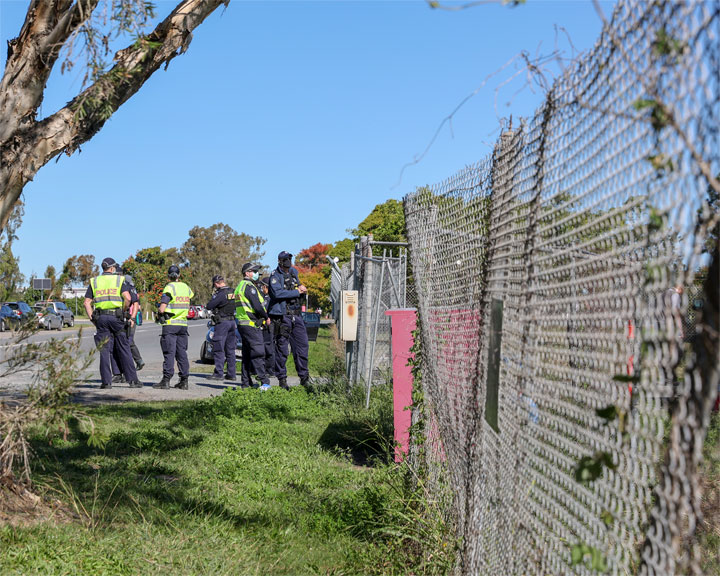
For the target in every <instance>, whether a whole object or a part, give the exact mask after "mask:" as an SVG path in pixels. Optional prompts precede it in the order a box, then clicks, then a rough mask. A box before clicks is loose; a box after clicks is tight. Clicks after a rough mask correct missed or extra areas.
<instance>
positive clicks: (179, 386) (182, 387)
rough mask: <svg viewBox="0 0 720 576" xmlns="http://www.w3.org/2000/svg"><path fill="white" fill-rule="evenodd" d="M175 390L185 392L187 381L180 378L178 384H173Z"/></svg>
mask: <svg viewBox="0 0 720 576" xmlns="http://www.w3.org/2000/svg"><path fill="white" fill-rule="evenodd" d="M175 388H177V389H178V390H187V389H188V379H187V378H180V382H178V383H177V384H175Z"/></svg>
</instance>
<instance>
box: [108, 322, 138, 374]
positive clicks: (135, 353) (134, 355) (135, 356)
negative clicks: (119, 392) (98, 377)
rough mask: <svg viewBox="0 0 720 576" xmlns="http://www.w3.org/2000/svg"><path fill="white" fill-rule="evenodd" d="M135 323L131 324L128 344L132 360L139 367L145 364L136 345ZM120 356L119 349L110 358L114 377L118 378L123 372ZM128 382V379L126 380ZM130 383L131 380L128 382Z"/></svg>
mask: <svg viewBox="0 0 720 576" xmlns="http://www.w3.org/2000/svg"><path fill="white" fill-rule="evenodd" d="M135 328H137V326H135V322H133V323H132V324H131V328H130V337H129V338H128V344H129V345H130V354H131V355H132V359H133V361H134V362H135V366H136V367H137V366H139V365H140V364H143V359H142V356H141V355H140V350H138V347H137V344H135ZM125 335H126V336H127V332H125ZM118 358H119V354H118V351H117V349H115V350H113V355H112V356H111V357H110V361H111V362H112V373H113V376H117V375H118V374H120V373H121V372H122V370H120V362H119V361H118ZM125 379H126V380H127V377H126V378H125ZM128 381H129V380H128Z"/></svg>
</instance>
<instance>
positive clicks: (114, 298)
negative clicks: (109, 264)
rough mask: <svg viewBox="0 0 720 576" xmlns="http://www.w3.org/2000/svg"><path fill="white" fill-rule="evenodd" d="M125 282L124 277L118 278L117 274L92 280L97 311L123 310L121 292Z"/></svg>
mask: <svg viewBox="0 0 720 576" xmlns="http://www.w3.org/2000/svg"><path fill="white" fill-rule="evenodd" d="M124 280H125V277H124V276H118V275H117V274H103V275H102V276H95V278H93V279H92V280H90V286H92V291H93V304H94V305H95V309H96V310H114V309H116V308H122V305H123V300H124V299H123V297H122V293H121V292H120V290H121V289H122V285H123V281H124Z"/></svg>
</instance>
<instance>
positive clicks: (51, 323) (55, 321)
mask: <svg viewBox="0 0 720 576" xmlns="http://www.w3.org/2000/svg"><path fill="white" fill-rule="evenodd" d="M41 314H42V315H41V316H40V317H39V318H38V324H39V325H40V328H45V330H62V327H63V318H62V316H60V314H58V313H57V312H55V309H54V308H50V307H49V306H48V307H47V308H45V309H44V310H43V311H42V313H41Z"/></svg>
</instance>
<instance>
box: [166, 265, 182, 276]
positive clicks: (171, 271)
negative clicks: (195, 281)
mask: <svg viewBox="0 0 720 576" xmlns="http://www.w3.org/2000/svg"><path fill="white" fill-rule="evenodd" d="M168 276H170V278H178V277H179V276H180V268H178V267H177V266H175V264H173V265H172V266H170V268H168Z"/></svg>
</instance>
